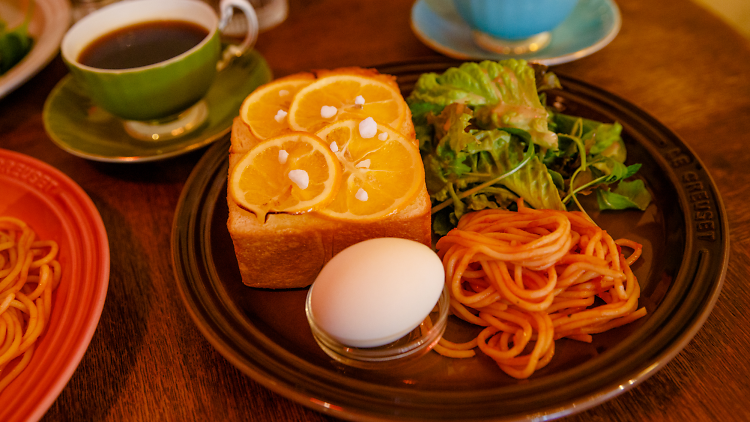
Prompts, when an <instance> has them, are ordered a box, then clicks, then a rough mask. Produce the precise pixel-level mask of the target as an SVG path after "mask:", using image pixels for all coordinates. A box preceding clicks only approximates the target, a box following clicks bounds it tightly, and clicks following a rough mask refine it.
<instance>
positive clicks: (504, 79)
mask: <svg viewBox="0 0 750 422" xmlns="http://www.w3.org/2000/svg"><path fill="white" fill-rule="evenodd" d="M406 101H407V103H409V105H410V108H411V110H412V115H413V116H414V117H415V120H414V122H415V129H416V126H421V125H423V124H425V121H424V120H423V119H422V117H423V115H424V113H425V112H429V111H431V112H433V113H434V114H437V113H439V112H441V111H442V109H441V108H444V107H446V106H447V105H449V104H452V103H460V104H464V105H467V106H469V107H470V108H471V109H472V110H474V112H475V114H476V124H477V125H478V126H479V127H480V128H481V129H500V128H504V127H512V128H518V129H523V130H525V131H527V132H529V133H530V134H531V136H532V138H533V141H534V143H535V144H537V145H541V146H542V147H543V148H551V149H556V148H557V135H556V134H555V133H554V132H552V131H550V130H549V128H548V127H547V119H548V117H549V115H548V113H547V110H546V109H545V107H544V106H543V105H542V103H541V101H540V100H539V94H538V92H537V87H536V80H535V78H534V68H533V67H531V66H529V65H528V63H527V62H526V61H525V60H515V59H509V60H502V61H499V62H493V61H489V60H487V61H483V62H481V63H473V62H470V63H463V64H462V65H460V66H459V67H453V68H450V69H448V70H446V71H445V72H444V73H443V74H440V75H438V74H436V73H425V74H422V75H421V76H420V77H419V79H418V80H417V83H416V85H415V86H414V90H413V91H412V93H411V94H410V95H409V97H408V98H407V100H406ZM425 103H427V104H431V105H432V108H431V109H430V107H427V106H425V105H424V104H425ZM417 131H418V132H421V133H422V134H424V133H426V131H424V130H422V129H417Z"/></svg>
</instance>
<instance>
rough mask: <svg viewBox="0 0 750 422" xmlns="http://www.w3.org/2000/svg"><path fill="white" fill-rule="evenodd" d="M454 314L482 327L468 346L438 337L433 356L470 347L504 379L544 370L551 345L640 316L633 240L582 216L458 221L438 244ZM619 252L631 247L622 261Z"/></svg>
mask: <svg viewBox="0 0 750 422" xmlns="http://www.w3.org/2000/svg"><path fill="white" fill-rule="evenodd" d="M436 246H437V250H438V255H439V256H440V258H441V259H442V261H443V265H444V267H445V270H446V283H448V287H449V289H450V292H451V311H452V313H453V314H454V315H456V316H457V317H459V318H461V319H463V320H465V321H467V322H470V323H472V324H475V325H479V326H483V327H486V328H484V329H483V330H482V331H481V332H480V333H479V335H478V336H477V337H476V338H475V339H474V340H472V341H470V342H467V343H461V344H457V343H453V342H450V341H448V340H446V339H442V340H441V341H440V343H439V344H438V345H437V346H436V347H435V351H437V352H438V353H440V354H442V355H445V356H449V357H471V356H474V349H475V348H476V347H478V348H479V349H480V350H481V351H482V352H483V353H485V354H486V355H488V356H489V357H491V358H492V359H494V360H495V361H496V362H497V364H498V365H499V366H500V368H501V369H502V370H503V371H504V372H505V373H507V374H508V375H510V376H512V377H514V378H518V379H524V378H528V377H529V376H531V374H533V373H534V371H536V370H537V369H541V368H543V367H544V366H545V365H547V364H548V363H549V362H550V360H551V359H552V356H553V355H554V353H555V340H556V339H560V338H563V337H566V338H570V339H575V340H580V341H585V342H591V340H592V338H591V334H594V333H600V332H603V331H607V330H609V329H611V328H614V327H617V326H621V325H624V324H627V323H629V322H631V321H634V320H636V319H638V318H640V317H642V316H644V315H646V308H640V309H639V308H638V298H639V296H640V286H639V284H638V280H637V279H636V277H635V276H634V275H633V272H632V271H631V270H630V266H631V265H632V264H633V262H635V260H636V259H638V257H639V256H640V254H641V250H642V247H641V245H640V244H638V243H636V242H633V241H630V240H626V239H624V240H618V241H615V240H613V239H612V237H610V236H609V234H607V232H606V231H604V230H602V229H601V228H599V227H598V226H596V225H595V224H594V223H592V222H591V221H589V220H588V219H587V217H586V216H585V215H584V214H582V213H580V212H567V211H553V210H534V209H530V208H526V207H524V206H523V202H522V201H519V202H518V211H517V212H512V211H505V210H497V209H493V210H483V211H478V212H474V213H470V214H466V215H464V216H463V217H462V218H461V220H460V221H459V224H458V226H457V227H456V228H455V229H453V230H452V231H451V232H449V233H448V234H447V235H446V236H443V237H442V238H441V239H440V240H439V241H438V242H437V245H436ZM621 246H624V247H627V248H630V249H632V250H633V253H632V254H631V255H630V256H629V257H628V258H625V256H624V255H623V254H622V253H621Z"/></svg>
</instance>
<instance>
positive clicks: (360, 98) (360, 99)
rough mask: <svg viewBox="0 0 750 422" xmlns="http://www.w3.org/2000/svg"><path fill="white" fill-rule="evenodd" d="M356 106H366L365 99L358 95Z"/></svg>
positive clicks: (355, 101) (355, 100)
mask: <svg viewBox="0 0 750 422" xmlns="http://www.w3.org/2000/svg"><path fill="white" fill-rule="evenodd" d="M354 104H356V105H365V97H363V96H361V95H357V98H355V99H354Z"/></svg>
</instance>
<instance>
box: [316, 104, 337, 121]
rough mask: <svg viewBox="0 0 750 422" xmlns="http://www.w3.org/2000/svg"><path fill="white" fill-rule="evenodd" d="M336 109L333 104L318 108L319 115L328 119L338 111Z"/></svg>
mask: <svg viewBox="0 0 750 422" xmlns="http://www.w3.org/2000/svg"><path fill="white" fill-rule="evenodd" d="M338 112H339V111H338V109H336V107H334V106H325V105H324V106H323V107H321V108H320V117H322V118H324V119H330V118H331V117H333V116H335V115H336V113H338Z"/></svg>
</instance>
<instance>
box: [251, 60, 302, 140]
mask: <svg viewBox="0 0 750 422" xmlns="http://www.w3.org/2000/svg"><path fill="white" fill-rule="evenodd" d="M314 80H315V76H314V75H313V74H311V73H300V74H296V75H292V76H287V77H285V78H279V79H276V80H275V81H273V82H269V83H267V84H265V85H263V86H261V87H259V88H258V89H256V90H255V91H253V93H251V94H250V95H249V96H248V97H247V98H245V100H244V101H243V102H242V107H240V117H241V118H242V121H244V122H245V123H246V124H247V125H248V126H249V127H250V130H251V131H252V133H253V135H255V136H256V137H257V138H258V139H261V140H262V139H267V138H270V137H273V136H276V135H279V134H281V133H282V132H284V131H288V130H289V122H288V118H287V114H288V112H289V107H290V106H291V104H292V99H293V98H294V96H295V94H297V92H298V91H299V90H300V89H302V88H304V87H305V86H307V85H310V83H312V82H313V81H314Z"/></svg>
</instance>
